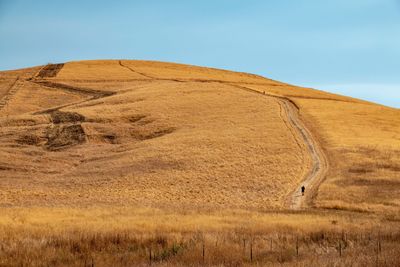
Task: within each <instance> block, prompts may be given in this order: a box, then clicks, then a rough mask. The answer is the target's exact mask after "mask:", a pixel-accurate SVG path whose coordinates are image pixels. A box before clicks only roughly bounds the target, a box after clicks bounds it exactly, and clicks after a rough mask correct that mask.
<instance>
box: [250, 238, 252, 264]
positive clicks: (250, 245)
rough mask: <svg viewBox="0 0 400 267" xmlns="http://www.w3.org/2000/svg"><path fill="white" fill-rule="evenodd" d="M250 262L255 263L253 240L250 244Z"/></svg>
mask: <svg viewBox="0 0 400 267" xmlns="http://www.w3.org/2000/svg"><path fill="white" fill-rule="evenodd" d="M250 261H251V262H253V238H252V239H251V242H250Z"/></svg>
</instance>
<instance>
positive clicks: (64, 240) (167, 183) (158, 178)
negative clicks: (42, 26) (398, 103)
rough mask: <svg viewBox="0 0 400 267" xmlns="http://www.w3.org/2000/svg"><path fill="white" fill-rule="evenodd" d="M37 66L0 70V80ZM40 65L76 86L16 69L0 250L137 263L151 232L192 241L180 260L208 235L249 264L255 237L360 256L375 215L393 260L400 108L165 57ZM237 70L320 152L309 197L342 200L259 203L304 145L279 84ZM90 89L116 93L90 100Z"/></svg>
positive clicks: (270, 195)
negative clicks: (295, 113)
mask: <svg viewBox="0 0 400 267" xmlns="http://www.w3.org/2000/svg"><path fill="white" fill-rule="evenodd" d="M39 70H40V68H39V67H37V68H31V69H24V70H18V71H8V72H1V73H0V90H1V91H0V93H1V92H3V91H4V92H7V91H8V90H9V87H10V85H11V84H12V82H13V81H15V79H16V77H17V76H18V77H20V79H22V80H25V79H29V78H30V77H33V76H34V75H35V74H37V73H38V71H39ZM45 80H47V81H51V82H53V83H54V82H55V83H63V84H67V85H70V86H73V87H74V88H78V89H79V88H84V89H85V90H86V91H79V90H72V89H68V90H66V89H56V88H54V87H46V86H43V84H42V85H39V84H34V83H32V81H23V86H22V87H21V88H19V89H18V90H17V91H16V92H15V94H14V95H13V96H12V97H11V100H9V102H8V104H7V105H6V107H4V108H2V109H1V110H0V125H1V128H0V133H1V134H0V142H1V146H0V174H1V177H2V179H1V180H0V187H1V189H2V190H1V191H0V205H1V208H0V210H1V216H0V241H1V243H2V244H3V245H2V247H1V249H0V256H1V257H0V259H1V260H0V265H1V264H4V265H6V266H8V265H19V266H20V265H21V264H23V265H26V264H30V265H32V266H35V265H41V264H43V263H44V262H47V263H48V264H50V265H66V266H67V265H68V266H82V265H83V264H84V263H85V262H90V260H91V259H94V260H95V261H96V266H102V265H101V263H102V262H103V263H104V266H107V265H115V264H117V265H126V266H129V265H130V264H132V262H136V263H140V262H143V263H146V260H147V259H148V248H149V246H152V247H153V249H156V252H155V253H158V252H159V251H163V250H164V251H166V250H167V249H168V247H169V246H170V245H171V244H176V242H184V243H185V242H187V244H192V245H191V246H194V247H190V249H188V248H185V251H187V252H182V253H181V254H179V255H178V256H177V257H175V258H174V257H172V258H171V259H170V260H171V264H172V265H174V264H183V266H184V265H190V264H193V262H199V261H201V257H200V256H199V255H201V246H202V245H201V244H204V241H202V240H203V238H205V239H206V243H205V246H206V258H205V260H206V262H209V263H210V264H211V263H213V264H222V263H221V261H223V262H224V264H228V265H229V264H232V265H235V264H236V265H238V264H244V265H246V263H249V258H248V255H247V254H248V249H249V246H248V242H249V240H250V238H251V239H253V238H255V239H254V240H255V241H254V250H255V251H254V257H255V260H256V261H259V262H262V264H264V265H267V264H270V265H272V266H273V265H275V264H277V263H288V265H290V264H291V263H293V264H297V265H298V264H300V266H301V264H303V265H304V266H310V265H327V264H337V263H338V262H339V263H340V264H342V265H343V266H345V265H349V264H354V262H356V263H359V264H361V265H363V266H364V265H367V264H368V263H371V262H375V260H376V256H375V254H374V248H375V247H376V245H375V243H374V242H375V241H371V233H372V235H373V236H372V240H378V238H380V237H378V234H377V231H375V230H376V228H377V227H378V226H379V229H380V231H381V232H382V234H383V235H384V237H382V240H383V241H382V242H385V243H384V250H383V251H382V253H383V254H382V256H381V258H385V264H387V265H386V266H390V265H392V266H393V265H396V264H398V261H396V259H397V258H398V257H396V255H397V254H396V253H397V252H396V251H398V245H396V242H397V241H398V238H397V236H396V231H398V221H399V220H400V218H399V217H398V212H397V211H398V209H399V197H398V196H399V194H398V190H399V188H400V186H399V184H398V178H396V175H397V176H398V173H399V147H400V144H399V135H398V133H399V132H400V131H399V125H400V123H399V119H398V118H399V117H400V116H399V111H398V110H395V109H391V108H387V107H382V106H379V105H375V104H372V103H368V102H365V101H360V100H357V99H351V98H347V97H343V96H338V95H334V94H329V93H325V92H322V91H316V90H312V89H306V88H299V87H295V86H291V85H287V84H283V83H280V82H275V81H272V80H268V79H264V78H262V77H259V76H255V75H248V74H243V73H232V72H227V71H221V70H214V69H207V68H199V67H194V66H185V65H179V64H170V63H158V62H144V61H122V62H119V61H84V62H72V63H67V64H66V65H65V66H64V67H63V68H62V69H61V71H60V72H59V73H58V75H57V76H56V77H53V78H45ZM238 86H239V87H238ZM240 86H242V87H247V88H252V89H255V90H259V91H265V92H266V93H267V94H272V95H277V96H284V97H289V98H290V99H291V100H292V101H294V102H295V103H296V105H297V106H298V107H299V108H300V114H301V116H302V119H303V120H304V121H305V122H306V124H307V125H308V127H309V129H311V130H312V132H313V134H314V135H315V136H316V137H318V139H319V141H320V142H321V143H322V145H323V148H324V150H325V152H326V153H327V155H328V157H329V161H330V170H329V174H328V176H327V178H326V180H325V182H324V183H323V184H322V185H321V188H320V191H319V193H318V196H317V198H316V199H315V202H314V204H315V205H316V206H318V207H325V208H335V209H346V210H350V211H351V212H350V213H348V212H336V211H330V212H326V211H321V210H317V211H310V212H296V213H286V212H280V211H277V212H272V213H268V212H267V213H265V211H266V210H269V209H271V208H276V209H278V210H280V209H282V208H283V207H282V205H283V202H284V199H285V197H286V196H287V194H288V193H289V192H290V191H291V190H292V188H293V187H294V186H296V185H297V184H298V183H299V181H300V180H301V178H302V177H303V176H304V174H305V173H306V171H307V170H308V166H309V164H310V159H309V156H308V154H307V153H306V149H305V147H304V145H302V144H301V143H300V145H299V144H298V142H296V140H297V141H298V140H300V139H299V138H298V137H296V135H294V134H293V132H291V131H289V130H288V127H287V122H286V121H285V114H283V113H281V112H282V111H281V109H280V108H279V105H278V104H277V102H276V101H275V99H274V98H271V97H266V96H261V95H257V94H252V93H250V92H248V91H245V90H243V89H240ZM87 89H95V90H97V91H93V90H92V91H91V93H88V91H87ZM98 91H105V92H115V93H116V94H114V95H112V96H109V97H106V98H99V99H94V100H90V99H91V98H92V97H96V96H98V95H99V93H98ZM83 101H86V102H83ZM77 102H80V104H77V105H72V106H68V107H65V108H63V109H61V111H62V112H63V113H53V114H52V115H51V114H50V113H48V112H47V113H46V112H45V113H40V114H36V115H35V114H34V113H35V112H37V111H43V110H46V109H49V108H52V107H54V106H60V105H65V104H71V103H77ZM75 113H78V114H81V116H78V115H76V114H75ZM71 114H72V115H71ZM82 115H83V116H84V117H85V119H82ZM60 121H61V122H62V123H59V122H60ZM76 125H78V126H79V125H80V127H81V128H82V129H83V131H84V136H83V137H84V139H81V138H82V132H80V130H79V129H80V128H79V127H75V126H76ZM70 126H72V128H68V127H70ZM64 128H68V129H69V130H68V131H65V132H62V129H64ZM54 136H56V138H54ZM63 144H64V145H66V146H65V147H62V146H60V145H63ZM54 149H57V150H54ZM245 210H247V211H245ZM354 210H357V211H360V210H361V211H375V213H365V212H364V213H353V211H354ZM378 211H379V212H378ZM354 215H357V216H354ZM382 215H384V216H383V217H382ZM343 231H345V232H346V233H349V236H348V237H347V238H348V239H349V240H348V241H347V240H346V238H345V240H344V241H343ZM199 233H201V235H200V236H199ZM293 234H295V235H296V236H297V237H295V236H293ZM203 235H204V236H203ZM321 235H322V237H321ZM324 235H328V238H327V239H326V238H324ZM351 235H353V236H351ZM299 236H300V238H301V241H300V246H301V249H300V256H299V257H297V258H296V257H295V256H294V255H296V254H295V252H293V251H294V250H293V244H294V243H293V242H296V241H293V240H296V238H298V237H299ZM396 238H397V239H396ZM160 240H161V241H162V240H165V242H166V243H165V244H164V243H159V242H160ZM179 240H181V241H179ZM243 240H247V246H245V247H244V248H243V246H242V245H241V244H242V243H243ZM282 240H286V241H285V242H284V243H283V241H282ZM338 240H342V241H339V242H344V243H343V246H346V252H345V255H344V257H343V258H340V261H336V257H337V252H336V250H337V244H338V243H337V242H338ZM163 242H164V241H163ZM371 242H372V243H371ZM397 243H398V242H397ZM219 244H222V245H219ZM266 244H268V247H270V248H268V253H264V252H263V251H264V250H265V247H266ZM132 246H133V247H132ZM174 246H175V245H174ZM211 246H212V249H211V250H209V247H211ZM343 249H344V248H343ZM208 251H210V252H208ZM321 251H324V252H321ZM212 253H214V254H215V255H214V254H212ZM243 253H244V254H243ZM263 253H264V254H263ZM315 255H318V256H315ZM168 257H171V256H168ZM295 259H297V260H295ZM377 259H378V260H379V257H378V258H377ZM386 260H387V261H386ZM174 261H175V263H174ZM107 262H108V263H107ZM164 266H169V265H168V262H166V263H165V265H164Z"/></svg>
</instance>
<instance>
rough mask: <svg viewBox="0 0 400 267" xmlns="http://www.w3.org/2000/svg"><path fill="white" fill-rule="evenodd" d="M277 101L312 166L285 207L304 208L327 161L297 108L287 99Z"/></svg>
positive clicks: (321, 178)
mask: <svg viewBox="0 0 400 267" xmlns="http://www.w3.org/2000/svg"><path fill="white" fill-rule="evenodd" d="M278 101H279V102H280V104H281V105H282V107H283V108H284V109H285V111H286V114H287V118H288V119H289V123H290V124H291V125H292V127H293V128H295V130H296V131H297V132H298V133H299V135H300V136H301V138H302V139H303V141H304V143H305V144H306V147H307V149H308V152H309V153H310V155H311V161H312V167H311V169H310V171H309V172H308V173H307V175H306V176H305V178H304V179H303V181H302V182H301V183H300V184H299V185H298V186H297V187H296V188H295V190H293V191H292V192H291V193H290V195H289V196H288V199H287V201H286V202H287V203H286V206H287V207H289V208H290V209H293V210H298V209H301V208H306V207H308V206H310V204H311V203H312V201H313V199H314V198H315V196H316V193H317V190H318V187H319V185H320V184H321V182H322V181H323V179H324V177H325V175H326V173H327V170H328V161H327V159H326V156H325V154H324V152H323V150H322V148H321V146H320V145H319V143H318V141H317V140H316V139H315V138H314V136H313V135H312V134H311V132H310V131H309V130H308V129H307V127H306V126H305V125H304V123H303V122H302V121H301V119H300V117H299V114H298V110H297V109H296V108H295V107H294V106H293V104H292V103H291V102H289V101H287V100H283V99H278ZM302 186H304V187H305V188H306V190H305V195H304V196H302V194H301V187H302Z"/></svg>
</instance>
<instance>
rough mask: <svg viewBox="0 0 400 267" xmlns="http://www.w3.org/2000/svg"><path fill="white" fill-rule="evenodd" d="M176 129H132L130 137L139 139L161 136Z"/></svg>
mask: <svg viewBox="0 0 400 267" xmlns="http://www.w3.org/2000/svg"><path fill="white" fill-rule="evenodd" d="M175 130H176V129H175V128H173V127H169V128H164V129H157V130H152V131H151V130H149V131H146V130H145V131H133V132H132V133H131V135H132V137H133V138H135V139H138V140H141V141H144V140H148V139H153V138H157V137H161V136H164V135H167V134H170V133H173V132H174V131H175Z"/></svg>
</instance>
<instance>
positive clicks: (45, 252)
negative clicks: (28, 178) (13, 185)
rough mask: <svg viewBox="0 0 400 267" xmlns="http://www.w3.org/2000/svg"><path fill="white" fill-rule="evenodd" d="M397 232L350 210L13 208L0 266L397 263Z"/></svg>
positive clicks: (1, 234) (0, 227)
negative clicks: (261, 211)
mask: <svg viewBox="0 0 400 267" xmlns="http://www.w3.org/2000/svg"><path fill="white" fill-rule="evenodd" d="M382 222H384V224H382ZM399 230H400V229H399V224H398V223H396V222H390V221H382V220H381V219H380V218H379V217H376V216H374V215H363V214H360V215H359V216H357V217H354V214H351V213H336V214H335V213H326V212H324V213H321V212H313V213H299V212H297V213H282V212H280V213H256V212H246V211H243V210H238V211H235V210H231V211H222V212H208V213H201V212H200V213H199V212H196V211H188V212H184V213H180V212H179V211H176V210H170V211H168V210H165V209H162V210H160V209H143V208H141V209H140V208H114V209H112V210H111V209H104V208H89V209H82V208H80V209H73V208H13V209H8V210H6V213H5V214H3V216H2V217H1V220H0V242H1V244H2V246H1V248H0V256H1V257H0V259H1V260H0V265H4V266H20V265H29V266H43V265H55V266H92V264H94V265H95V266H110V265H113V266H132V265H134V266H148V265H150V264H151V265H155V266H275V265H277V264H280V265H284V266H333V265H334V266H349V265H353V266H376V265H377V264H378V265H379V266H397V265H398V264H399V259H398V249H399V244H400V243H399V240H400V232H399ZM203 251H204V252H203ZM150 253H151V259H150ZM203 253H204V254H203ZM203 255H204V256H203Z"/></svg>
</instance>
